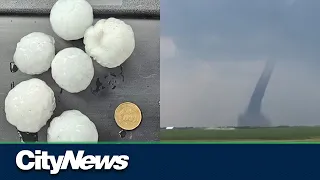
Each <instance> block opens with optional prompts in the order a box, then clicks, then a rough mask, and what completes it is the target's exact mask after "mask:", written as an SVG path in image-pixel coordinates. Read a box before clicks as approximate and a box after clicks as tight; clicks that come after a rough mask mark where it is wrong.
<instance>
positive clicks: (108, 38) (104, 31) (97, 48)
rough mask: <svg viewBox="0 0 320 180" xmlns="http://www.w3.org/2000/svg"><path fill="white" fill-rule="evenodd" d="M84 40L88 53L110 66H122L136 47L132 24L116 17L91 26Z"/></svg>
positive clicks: (102, 63) (104, 64)
mask: <svg viewBox="0 0 320 180" xmlns="http://www.w3.org/2000/svg"><path fill="white" fill-rule="evenodd" d="M83 42H84V44H85V49H86V52H87V54H89V55H90V56H91V57H93V59H94V60H96V61H97V62H98V63H99V64H100V65H102V66H104V67H108V68H114V67H117V66H120V65H121V64H122V63H124V61H125V60H127V59H128V58H129V57H130V55H131V54H132V52H133V50H134V48H135V40H134V33H133V30H132V28H131V26H130V25H128V24H126V23H125V22H123V21H121V20H120V19H116V18H109V19H101V20H99V21H98V22H97V23H96V24H95V25H94V26H91V27H89V28H88V29H87V31H86V33H85V34H84V39H83Z"/></svg>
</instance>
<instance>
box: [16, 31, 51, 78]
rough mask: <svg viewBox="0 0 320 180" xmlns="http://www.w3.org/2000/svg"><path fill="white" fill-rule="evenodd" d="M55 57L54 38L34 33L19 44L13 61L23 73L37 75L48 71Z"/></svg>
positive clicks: (22, 39)
mask: <svg viewBox="0 0 320 180" xmlns="http://www.w3.org/2000/svg"><path fill="white" fill-rule="evenodd" d="M54 55H55V48H54V39H53V37H51V36H49V35H47V34H44V33H41V32H33V33H30V34H28V35H26V36H24V37H23V38H21V40H20V42H18V43H17V47H16V51H15V53H14V55H13V61H14V63H15V64H16V65H17V67H18V68H19V70H20V71H21V72H23V73H26V74H30V75H35V74H41V73H43V72H45V71H47V70H48V69H49V68H50V66H51V62H52V60H53V58H54Z"/></svg>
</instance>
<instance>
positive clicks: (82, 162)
mask: <svg viewBox="0 0 320 180" xmlns="http://www.w3.org/2000/svg"><path fill="white" fill-rule="evenodd" d="M24 158H27V159H28V161H27V162H25V161H24ZM16 165H17V166H18V168H19V169H21V170H23V171H29V170H32V169H35V170H48V171H50V174H58V173H59V172H60V170H66V169H67V168H68V166H69V165H71V168H72V169H73V170H79V169H81V170H90V169H92V168H94V169H99V170H101V169H105V170H110V169H115V170H124V169H126V168H127V167H128V165H129V156H127V155H115V156H103V157H102V156H99V155H96V156H93V155H86V156H84V151H83V150H80V151H78V153H77V155H76V156H75V155H74V153H73V151H70V150H67V151H66V152H65V155H60V156H58V157H57V158H56V157H55V156H54V155H48V151H41V150H35V151H34V152H32V151H29V150H22V151H20V152H19V153H18V154H17V156H16Z"/></svg>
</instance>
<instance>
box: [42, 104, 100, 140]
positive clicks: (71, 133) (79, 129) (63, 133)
mask: <svg viewBox="0 0 320 180" xmlns="http://www.w3.org/2000/svg"><path fill="white" fill-rule="evenodd" d="M47 140H48V142H97V141H98V131H97V128H96V126H95V125H94V123H93V122H92V121H90V119H89V118H88V117H87V116H86V115H84V114H82V113H81V112H80V111H78V110H69V111H65V112H63V113H62V114H61V115H60V116H58V117H55V118H53V120H52V121H51V123H50V126H49V128H48V136H47Z"/></svg>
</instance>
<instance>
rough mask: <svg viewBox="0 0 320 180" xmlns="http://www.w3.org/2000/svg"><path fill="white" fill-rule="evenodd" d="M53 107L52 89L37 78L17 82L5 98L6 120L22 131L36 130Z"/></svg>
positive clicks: (50, 113) (46, 119) (44, 121)
mask: <svg viewBox="0 0 320 180" xmlns="http://www.w3.org/2000/svg"><path fill="white" fill-rule="evenodd" d="M55 108H56V102H55V98H54V93H53V91H52V89H51V88H50V87H49V86H48V85H47V84H46V83H45V82H44V81H42V80H40V79H37V78H33V79H30V80H27V81H23V82H21V83H19V84H18V85H17V86H15V87H14V88H13V89H12V90H11V91H9V93H8V95H7V97H6V99H5V113H6V117H7V120H8V122H9V123H10V124H12V125H14V126H16V127H17V129H18V130H19V131H22V132H31V133H35V132H38V131H39V130H40V129H41V128H42V127H43V126H44V125H45V124H46V123H47V121H48V120H49V119H50V117H51V116H52V114H53V111H54V109H55Z"/></svg>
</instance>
